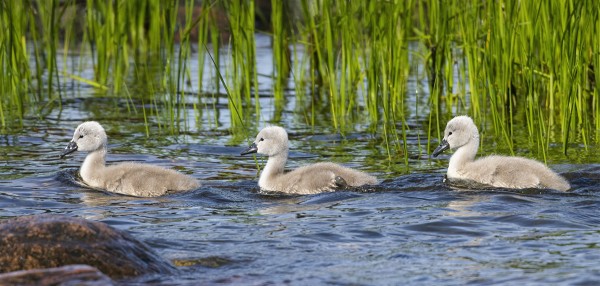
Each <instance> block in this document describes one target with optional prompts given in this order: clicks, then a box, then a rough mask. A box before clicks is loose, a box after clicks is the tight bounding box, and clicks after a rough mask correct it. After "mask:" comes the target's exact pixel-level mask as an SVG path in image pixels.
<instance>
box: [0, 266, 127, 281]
mask: <svg viewBox="0 0 600 286" xmlns="http://www.w3.org/2000/svg"><path fill="white" fill-rule="evenodd" d="M0 285H32V286H33V285H36V286H45V285H61V286H70V285H86V286H111V285H115V283H114V282H113V281H112V280H111V279H110V278H109V277H108V276H106V275H104V274H103V273H102V272H100V271H98V269H96V268H94V267H91V266H89V265H69V266H63V267H58V268H47V269H32V270H22V271H15V272H9V273H5V274H0Z"/></svg>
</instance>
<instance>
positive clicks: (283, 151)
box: [241, 126, 288, 157]
mask: <svg viewBox="0 0 600 286" xmlns="http://www.w3.org/2000/svg"><path fill="white" fill-rule="evenodd" d="M250 153H258V154H263V155H267V156H269V157H274V156H278V155H284V156H287V153H288V135H287V132H286V131H285V129H283V128H281V127H279V126H269V127H265V128H263V129H262V130H261V131H260V132H259V133H258V135H256V140H254V143H252V145H250V147H248V149H246V150H244V151H243V152H242V153H241V155H246V154H250Z"/></svg>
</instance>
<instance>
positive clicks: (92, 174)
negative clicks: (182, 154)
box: [61, 121, 200, 197]
mask: <svg viewBox="0 0 600 286" xmlns="http://www.w3.org/2000/svg"><path fill="white" fill-rule="evenodd" d="M106 145H107V137H106V132H105V131H104V128H102V126H101V125H100V124H99V123H98V122H95V121H88V122H84V123H82V124H80V125H79V126H78V127H77V129H76V130H75V133H74V134H73V139H72V140H71V142H70V143H69V145H68V146H67V148H65V151H64V152H63V154H62V155H61V157H62V156H64V155H67V154H69V153H72V152H74V151H86V152H89V154H88V155H87V157H86V158H85V160H84V161H83V164H82V165H81V169H80V170H79V173H80V175H81V178H82V179H83V181H84V182H85V183H86V184H87V185H89V186H90V187H93V188H99V189H102V190H105V191H108V192H112V193H118V194H123V195H129V196H137V197H157V196H161V195H164V194H167V193H168V192H181V191H188V190H193V189H196V188H198V187H199V186H200V183H199V182H198V180H196V179H195V178H193V177H190V176H187V175H184V174H181V173H179V172H177V171H175V170H170V169H165V168H162V167H159V166H153V165H148V164H140V163H132V162H127V163H120V164H116V165H112V166H106V153H107V149H106Z"/></svg>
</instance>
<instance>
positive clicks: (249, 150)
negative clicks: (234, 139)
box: [240, 143, 258, 155]
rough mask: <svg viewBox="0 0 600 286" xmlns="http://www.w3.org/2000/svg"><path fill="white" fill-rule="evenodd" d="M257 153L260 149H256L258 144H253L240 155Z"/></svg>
mask: <svg viewBox="0 0 600 286" xmlns="http://www.w3.org/2000/svg"><path fill="white" fill-rule="evenodd" d="M256 151H258V147H256V143H252V145H250V147H248V149H246V150H244V151H242V153H240V155H247V154H250V153H256Z"/></svg>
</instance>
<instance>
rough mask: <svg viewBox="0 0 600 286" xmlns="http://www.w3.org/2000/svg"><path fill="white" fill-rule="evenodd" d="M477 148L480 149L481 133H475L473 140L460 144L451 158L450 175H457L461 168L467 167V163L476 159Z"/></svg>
mask: <svg viewBox="0 0 600 286" xmlns="http://www.w3.org/2000/svg"><path fill="white" fill-rule="evenodd" d="M477 149H479V135H478V134H474V135H472V137H471V140H469V142H467V144H465V145H463V146H460V147H459V148H458V149H457V150H456V151H455V152H454V154H453V155H452V157H451V158H450V164H449V165H448V175H449V176H451V177H456V174H457V173H458V172H460V170H461V169H463V168H465V167H466V165H467V164H469V163H471V162H473V161H475V156H476V155H477Z"/></svg>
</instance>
